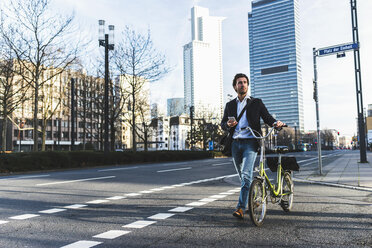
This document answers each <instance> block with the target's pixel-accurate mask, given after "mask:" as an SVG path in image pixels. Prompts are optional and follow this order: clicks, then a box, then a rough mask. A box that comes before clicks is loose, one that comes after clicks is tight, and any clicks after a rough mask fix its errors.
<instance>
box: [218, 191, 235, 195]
mask: <svg viewBox="0 0 372 248" xmlns="http://www.w3.org/2000/svg"><path fill="white" fill-rule="evenodd" d="M233 194H235V192H223V193H220V195H233Z"/></svg>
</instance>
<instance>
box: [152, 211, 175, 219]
mask: <svg viewBox="0 0 372 248" xmlns="http://www.w3.org/2000/svg"><path fill="white" fill-rule="evenodd" d="M173 215H175V214H168V213H159V214H155V215H153V216H150V217H148V218H149V219H152V220H165V219H168V218H169V217H172V216H173Z"/></svg>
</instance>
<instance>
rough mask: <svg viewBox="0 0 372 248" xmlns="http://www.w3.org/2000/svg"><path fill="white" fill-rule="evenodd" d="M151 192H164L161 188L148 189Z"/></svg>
mask: <svg viewBox="0 0 372 248" xmlns="http://www.w3.org/2000/svg"><path fill="white" fill-rule="evenodd" d="M150 190H151V191H162V190H164V189H162V188H155V189H150Z"/></svg>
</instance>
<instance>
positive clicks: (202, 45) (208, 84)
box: [183, 6, 225, 118]
mask: <svg viewBox="0 0 372 248" xmlns="http://www.w3.org/2000/svg"><path fill="white" fill-rule="evenodd" d="M224 19H225V18H224V17H216V16H209V10H208V9H207V8H202V7H199V6H194V7H193V8H192V9H191V38H192V41H191V42H190V43H188V44H186V45H184V47H183V64H184V97H185V108H186V112H187V113H189V112H190V107H191V106H194V109H195V117H201V116H203V113H206V112H207V113H215V114H216V116H215V117H218V118H221V116H222V111H223V106H222V104H223V102H222V94H223V93H222V92H223V73H222V28H221V25H222V20H224Z"/></svg>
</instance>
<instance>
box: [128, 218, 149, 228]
mask: <svg viewBox="0 0 372 248" xmlns="http://www.w3.org/2000/svg"><path fill="white" fill-rule="evenodd" d="M154 223H156V221H149V220H139V221H135V222H133V223H130V224H128V225H125V226H123V227H126V228H143V227H146V226H149V225H152V224H154Z"/></svg>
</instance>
